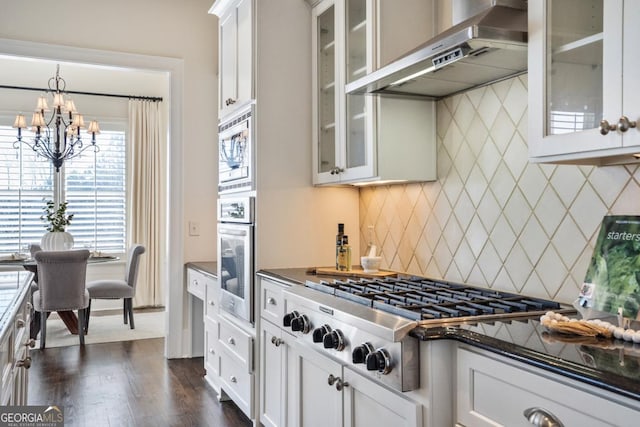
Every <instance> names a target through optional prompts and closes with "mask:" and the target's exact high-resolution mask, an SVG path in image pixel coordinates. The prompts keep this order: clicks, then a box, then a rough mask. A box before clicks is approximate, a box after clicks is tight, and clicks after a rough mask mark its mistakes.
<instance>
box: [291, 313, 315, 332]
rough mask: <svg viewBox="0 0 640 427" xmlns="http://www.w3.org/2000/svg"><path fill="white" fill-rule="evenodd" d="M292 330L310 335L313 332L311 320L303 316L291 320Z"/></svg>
mask: <svg viewBox="0 0 640 427" xmlns="http://www.w3.org/2000/svg"><path fill="white" fill-rule="evenodd" d="M291 330H292V331H294V332H302V333H303V334H308V333H309V331H310V330H311V323H310V322H309V318H308V317H307V316H305V315H304V314H303V315H301V316H298V317H296V318H294V319H291Z"/></svg>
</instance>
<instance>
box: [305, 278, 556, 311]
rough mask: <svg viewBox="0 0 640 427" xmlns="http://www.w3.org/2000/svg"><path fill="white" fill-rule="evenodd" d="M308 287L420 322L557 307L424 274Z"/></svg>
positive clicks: (324, 282)
mask: <svg viewBox="0 0 640 427" xmlns="http://www.w3.org/2000/svg"><path fill="white" fill-rule="evenodd" d="M306 286H307V287H309V288H312V289H315V290H318V291H320V292H324V293H328V294H332V295H335V296H336V297H339V298H344V299H347V300H350V301H353V302H356V303H358V304H362V305H365V306H369V307H373V308H376V309H379V310H382V311H385V312H388V313H391V314H395V315H397V316H401V317H404V318H407V319H410V320H416V321H419V322H427V321H446V320H447V319H459V318H469V317H471V318H486V317H496V316H497V317H502V316H510V315H521V314H523V313H530V314H534V313H541V312H546V311H548V310H558V309H560V308H561V305H560V304H559V303H557V302H555V301H549V300H544V299H539V298H532V297H527V296H523V295H518V294H513V293H509V292H502V291H496V290H491V289H483V288H479V287H474V286H467V285H461V284H456V283H450V282H444V281H435V280H431V279H426V278H422V277H411V278H383V279H360V280H354V279H347V280H335V281H333V282H328V281H324V280H322V281H320V282H312V281H307V283H306Z"/></svg>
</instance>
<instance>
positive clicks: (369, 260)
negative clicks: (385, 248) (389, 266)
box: [360, 256, 382, 273]
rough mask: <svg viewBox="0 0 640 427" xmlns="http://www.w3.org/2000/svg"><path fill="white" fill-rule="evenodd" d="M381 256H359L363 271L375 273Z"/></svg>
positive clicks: (378, 267)
mask: <svg viewBox="0 0 640 427" xmlns="http://www.w3.org/2000/svg"><path fill="white" fill-rule="evenodd" d="M381 261H382V257H380V256H363V257H360V265H362V269H363V270H364V272H365V273H376V272H378V270H379V269H380V262H381Z"/></svg>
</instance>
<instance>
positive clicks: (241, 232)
mask: <svg viewBox="0 0 640 427" xmlns="http://www.w3.org/2000/svg"><path fill="white" fill-rule="evenodd" d="M219 232H220V235H221V236H222V235H226V236H246V235H248V234H249V232H248V231H247V230H236V229H230V228H220V230H219Z"/></svg>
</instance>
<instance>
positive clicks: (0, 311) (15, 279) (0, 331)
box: [0, 271, 33, 339]
mask: <svg viewBox="0 0 640 427" xmlns="http://www.w3.org/2000/svg"><path fill="white" fill-rule="evenodd" d="M32 278H33V273H31V272H28V271H3V272H0V337H1V338H2V339H3V338H4V336H5V335H6V334H7V333H8V332H9V331H10V330H11V328H13V325H14V324H13V318H14V317H15V314H16V310H18V306H19V305H20V303H21V302H22V301H24V298H25V297H26V296H27V292H28V291H29V285H30V284H31V279H32Z"/></svg>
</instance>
